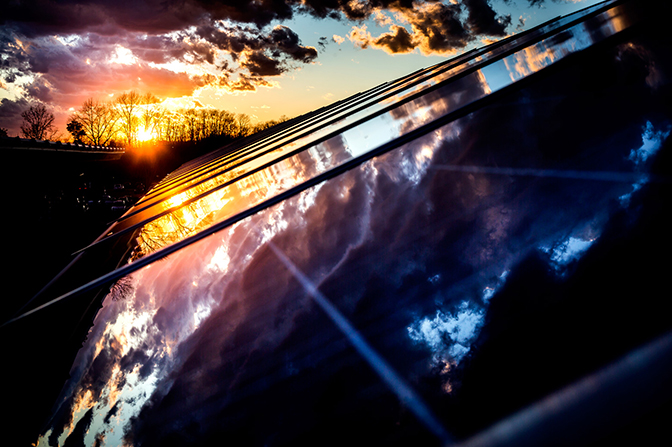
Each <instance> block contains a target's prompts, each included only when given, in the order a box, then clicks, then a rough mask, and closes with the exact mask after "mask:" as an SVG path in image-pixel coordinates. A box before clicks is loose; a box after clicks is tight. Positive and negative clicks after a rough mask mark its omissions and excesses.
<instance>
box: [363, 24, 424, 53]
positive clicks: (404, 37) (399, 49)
mask: <svg viewBox="0 0 672 447" xmlns="http://www.w3.org/2000/svg"><path fill="white" fill-rule="evenodd" d="M373 45H374V46H377V47H383V48H386V49H387V50H388V51H389V52H390V53H408V52H409V51H413V50H414V49H415V47H416V44H415V42H414V41H413V36H412V35H411V34H410V33H409V32H408V31H407V30H406V28H404V27H403V26H392V32H390V33H386V34H382V35H381V36H379V37H377V38H376V39H374V40H373Z"/></svg>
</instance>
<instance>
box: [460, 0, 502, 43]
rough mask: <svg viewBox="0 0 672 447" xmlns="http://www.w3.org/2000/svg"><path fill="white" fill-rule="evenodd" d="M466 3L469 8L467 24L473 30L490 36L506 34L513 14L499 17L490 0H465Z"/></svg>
mask: <svg viewBox="0 0 672 447" xmlns="http://www.w3.org/2000/svg"><path fill="white" fill-rule="evenodd" d="M464 4H465V5H466V7H467V9H468V10H469V16H468V17H467V25H468V26H469V29H470V30H471V31H472V32H474V33H475V34H485V35H489V36H504V35H506V27H507V26H509V25H510V24H511V16H506V17H503V18H500V19H498V18H497V13H496V12H495V11H494V10H493V9H492V6H490V2H489V1H488V0H464Z"/></svg>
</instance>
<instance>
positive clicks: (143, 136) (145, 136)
mask: <svg viewBox="0 0 672 447" xmlns="http://www.w3.org/2000/svg"><path fill="white" fill-rule="evenodd" d="M137 139H138V141H139V142H141V143H144V142H146V141H150V140H153V139H154V135H153V134H152V131H150V130H148V129H142V130H140V131H138V135H137Z"/></svg>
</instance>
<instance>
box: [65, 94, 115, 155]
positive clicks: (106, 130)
mask: <svg viewBox="0 0 672 447" xmlns="http://www.w3.org/2000/svg"><path fill="white" fill-rule="evenodd" d="M73 119H74V120H76V121H77V122H79V123H80V124H81V126H82V129H81V130H82V132H83V134H82V135H81V139H82V141H83V142H84V143H87V144H91V145H93V146H106V145H108V144H109V143H110V141H112V140H113V139H114V137H115V136H116V134H117V131H118V129H117V122H118V121H119V114H118V113H117V111H116V110H115V108H114V107H112V106H110V105H109V104H107V103H104V102H98V101H95V100H94V99H93V98H89V99H87V100H86V101H84V104H83V105H82V108H81V109H80V110H79V111H77V112H76V113H75V114H73V115H72V117H71V119H70V120H71V121H72V120H73ZM68 130H70V129H68ZM71 133H72V132H71ZM73 136H74V134H73Z"/></svg>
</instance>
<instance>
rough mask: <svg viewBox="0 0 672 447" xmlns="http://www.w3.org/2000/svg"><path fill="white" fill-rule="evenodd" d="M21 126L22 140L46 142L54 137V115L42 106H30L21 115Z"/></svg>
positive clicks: (55, 130)
mask: <svg viewBox="0 0 672 447" xmlns="http://www.w3.org/2000/svg"><path fill="white" fill-rule="evenodd" d="M21 117H22V118H23V124H22V125H21V133H22V134H23V136H24V138H34V139H36V140H48V139H52V138H55V137H56V133H57V129H56V127H55V126H54V114H53V113H51V112H50V111H48V110H47V108H46V107H45V106H44V105H42V104H39V105H36V106H30V108H29V109H28V110H26V111H24V112H23V113H21Z"/></svg>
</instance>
